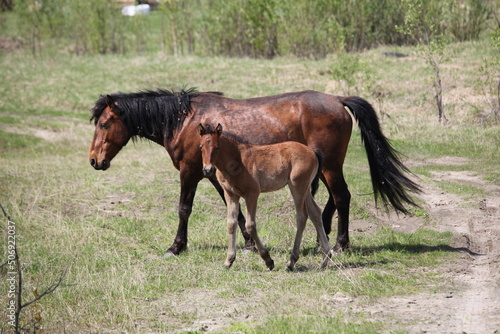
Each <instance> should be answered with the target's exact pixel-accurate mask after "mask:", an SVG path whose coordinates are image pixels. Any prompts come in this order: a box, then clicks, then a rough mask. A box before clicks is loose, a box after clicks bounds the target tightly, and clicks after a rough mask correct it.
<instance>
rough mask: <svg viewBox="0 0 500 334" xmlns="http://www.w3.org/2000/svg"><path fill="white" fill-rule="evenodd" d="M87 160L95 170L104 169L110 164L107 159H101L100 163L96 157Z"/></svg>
mask: <svg viewBox="0 0 500 334" xmlns="http://www.w3.org/2000/svg"><path fill="white" fill-rule="evenodd" d="M89 161H90V165H91V166H92V167H94V169H95V170H106V169H108V168H109V166H110V164H109V162H108V161H107V160H103V161H101V163H98V162H97V160H96V159H90V160H89Z"/></svg>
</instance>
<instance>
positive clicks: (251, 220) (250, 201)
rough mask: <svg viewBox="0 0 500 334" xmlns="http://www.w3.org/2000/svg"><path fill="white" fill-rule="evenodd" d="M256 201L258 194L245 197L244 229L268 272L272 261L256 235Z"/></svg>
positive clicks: (271, 266)
mask: <svg viewBox="0 0 500 334" xmlns="http://www.w3.org/2000/svg"><path fill="white" fill-rule="evenodd" d="M258 199H259V194H257V195H247V196H246V197H245V203H246V206H247V222H246V225H245V227H246V229H247V232H248V233H249V234H250V236H251V237H252V239H253V240H254V241H255V245H256V246H257V249H258V250H259V255H260V257H261V258H262V259H263V260H264V262H265V263H266V266H267V268H269V270H273V268H274V261H273V259H272V258H271V256H270V255H269V251H268V250H267V248H266V247H265V246H264V244H263V243H262V241H261V240H260V238H259V236H258V235H257V224H256V222H255V215H256V212H257V200H258Z"/></svg>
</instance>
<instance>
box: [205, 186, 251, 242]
mask: <svg viewBox="0 0 500 334" xmlns="http://www.w3.org/2000/svg"><path fill="white" fill-rule="evenodd" d="M209 180H210V182H212V185H213V186H214V187H215V189H216V190H217V192H218V193H219V195H220V196H221V197H222V200H223V201H224V203H225V204H226V205H227V202H226V199H225V197H224V190H223V189H222V187H221V185H220V183H219V181H217V178H216V177H215V176H213V177H210V178H209ZM245 222H246V220H245V216H243V214H242V213H241V209H238V226H239V227H240V230H241V234H243V238H245V249H247V250H255V243H254V242H253V239H252V238H250V235H249V234H248V232H247V231H246V229H245Z"/></svg>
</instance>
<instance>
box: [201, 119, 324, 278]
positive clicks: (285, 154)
mask: <svg viewBox="0 0 500 334" xmlns="http://www.w3.org/2000/svg"><path fill="white" fill-rule="evenodd" d="M198 131H199V133H200V135H201V144H200V149H201V156H202V161H203V174H204V175H205V176H206V177H211V176H212V175H213V174H214V171H215V172H216V176H217V180H218V181H219V184H220V185H221V186H222V188H223V189H224V197H225V199H226V203H227V231H228V236H229V247H228V251H227V258H226V262H225V263H224V266H226V267H227V268H229V267H231V265H232V264H233V262H234V260H235V259H236V225H237V223H238V214H239V207H240V205H239V202H240V198H241V197H243V199H244V200H245V204H246V207H247V216H246V217H247V218H246V224H245V228H246V230H247V232H248V233H249V234H250V236H251V237H252V239H253V240H254V241H255V244H256V246H257V249H258V251H259V254H260V256H261V257H262V259H264V262H265V263H266V265H267V267H268V268H269V270H272V269H273V268H274V261H273V260H272V259H271V256H269V251H268V250H267V249H266V247H265V246H264V244H263V243H262V241H261V240H260V238H259V236H258V234H257V226H256V223H255V216H256V212H257V201H258V199H259V195H260V193H262V192H270V191H275V190H278V189H281V188H283V187H284V186H285V185H288V188H289V189H290V192H291V193H292V197H293V201H294V203H295V210H296V212H297V217H296V219H297V232H296V234H295V242H294V244H293V249H292V253H291V255H290V261H289V262H288V264H287V268H288V270H293V267H294V265H295V263H296V262H297V260H298V259H299V250H300V242H301V241H302V234H303V232H304V228H305V226H306V221H307V217H310V218H311V220H312V222H313V224H314V227H315V228H316V232H317V234H318V240H319V242H320V246H321V248H322V250H323V254H325V259H324V261H323V264H322V267H324V266H325V265H326V264H327V261H328V256H329V255H331V254H330V245H329V244H328V238H327V237H326V233H325V229H324V227H323V222H322V221H321V209H320V208H319V207H318V205H317V204H316V202H314V199H313V193H314V192H315V191H316V190H317V188H318V181H319V176H320V174H321V164H320V161H321V159H322V158H321V155H320V154H319V153H317V152H314V150H313V149H312V148H310V147H307V146H305V145H303V144H300V143H298V142H293V141H287V142H283V143H277V144H272V145H250V144H243V143H240V142H238V141H237V140H236V139H234V138H232V137H230V136H228V135H226V134H222V126H221V125H220V124H218V125H217V127H215V130H214V127H213V126H212V125H210V124H205V127H204V126H203V125H202V124H201V123H200V124H199V125H198ZM311 185H312V191H311Z"/></svg>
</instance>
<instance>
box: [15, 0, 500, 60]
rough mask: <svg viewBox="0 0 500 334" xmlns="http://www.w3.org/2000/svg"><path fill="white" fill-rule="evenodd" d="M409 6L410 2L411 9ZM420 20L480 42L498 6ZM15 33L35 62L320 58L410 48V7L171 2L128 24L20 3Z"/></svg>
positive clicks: (381, 1)
mask: <svg viewBox="0 0 500 334" xmlns="http://www.w3.org/2000/svg"><path fill="white" fill-rule="evenodd" d="M408 2H410V1H406V3H408ZM421 3H422V4H424V5H422V6H421V7H419V14H421V16H422V17H423V18H425V19H426V21H428V22H427V23H428V24H429V27H431V26H432V27H435V28H436V29H437V32H438V33H439V34H441V33H445V32H446V33H448V34H449V35H450V36H454V38H456V39H458V40H468V39H477V38H478V37H479V35H480V34H481V33H482V32H483V31H484V30H485V29H487V24H488V22H489V15H490V12H491V7H492V6H493V4H490V3H488V2H480V1H476V0H461V1H460V5H458V6H457V4H456V1H455V0H430V1H425V2H421ZM14 4H15V7H14V8H15V13H16V15H18V17H19V21H18V22H19V24H18V26H17V28H15V30H16V31H17V35H18V37H22V38H23V39H24V41H25V44H26V45H28V46H29V47H30V48H31V50H32V53H33V54H34V55H38V54H40V52H41V51H42V49H45V48H47V47H48V46H49V45H50V44H54V45H53V46H52V47H53V48H56V49H65V50H67V49H70V50H71V51H72V52H73V53H75V54H96V53H127V52H132V51H133V52H137V53H143V52H145V51H158V50H159V49H160V46H161V49H162V50H163V52H164V53H166V54H174V55H181V54H184V55H185V54H197V55H216V56H219V55H222V56H231V57H234V56H244V57H254V58H272V57H274V56H276V55H295V56H298V57H311V58H322V57H325V56H326V55H327V54H331V53H335V52H337V51H339V50H345V51H359V50H364V49H368V48H372V47H374V46H378V45H381V44H386V45H387V44H392V45H394V44H396V45H402V44H411V43H414V41H413V40H412V39H411V38H409V36H408V35H406V34H404V33H403V32H402V31H400V30H397V29H394V27H396V26H404V25H405V21H404V20H405V17H408V14H409V12H408V11H409V10H412V7H408V6H406V5H405V2H401V1H400V0H378V1H372V0H349V1H345V0H326V1H312V0H308V1H298V0H283V1H277V0H235V1H224V0H166V1H161V2H160V5H159V11H156V12H152V14H151V15H137V16H134V17H123V16H122V15H121V13H120V11H119V10H120V8H119V7H118V5H117V4H116V2H114V1H102V0H44V1H36V0H28V1H26V0H15V3H14Z"/></svg>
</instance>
